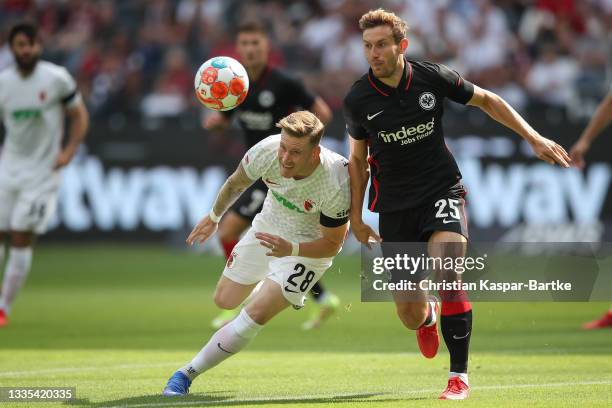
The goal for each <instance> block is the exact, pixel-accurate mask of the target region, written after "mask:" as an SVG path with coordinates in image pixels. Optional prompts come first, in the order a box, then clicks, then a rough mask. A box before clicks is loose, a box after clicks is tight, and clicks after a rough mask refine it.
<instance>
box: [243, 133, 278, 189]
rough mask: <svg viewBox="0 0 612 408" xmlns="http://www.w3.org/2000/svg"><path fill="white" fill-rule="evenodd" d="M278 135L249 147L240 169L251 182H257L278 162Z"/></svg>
mask: <svg viewBox="0 0 612 408" xmlns="http://www.w3.org/2000/svg"><path fill="white" fill-rule="evenodd" d="M279 142H280V135H273V136H269V137H267V138H265V139H263V140H262V141H260V142H259V143H257V144H256V145H255V146H253V147H251V148H250V149H249V151H248V152H246V154H245V155H244V157H243V158H242V167H243V168H244V171H245V172H246V174H247V176H249V178H250V179H251V180H257V179H259V178H261V176H262V175H264V174H265V173H266V172H267V171H268V169H269V168H270V167H271V166H272V165H274V163H277V161H278V144H279Z"/></svg>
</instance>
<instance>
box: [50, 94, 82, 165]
mask: <svg viewBox="0 0 612 408" xmlns="http://www.w3.org/2000/svg"><path fill="white" fill-rule="evenodd" d="M66 116H67V117H68V121H69V123H70V130H69V131H68V143H66V146H65V147H64V148H63V149H62V151H61V152H60V154H59V156H57V159H56V161H55V168H56V169H59V168H62V167H64V166H66V165H68V163H70V160H72V157H73V156H74V154H75V153H76V151H77V149H78V148H79V145H80V144H81V143H83V141H84V140H85V136H86V135H87V129H88V128H89V113H87V109H86V108H85V104H83V103H82V102H81V103H79V104H77V105H76V106H73V107H70V108H67V109H66Z"/></svg>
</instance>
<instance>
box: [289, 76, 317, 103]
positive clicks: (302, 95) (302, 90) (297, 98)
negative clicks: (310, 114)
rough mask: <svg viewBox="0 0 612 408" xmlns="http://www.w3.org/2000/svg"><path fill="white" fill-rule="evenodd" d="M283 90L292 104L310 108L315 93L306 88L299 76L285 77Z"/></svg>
mask: <svg viewBox="0 0 612 408" xmlns="http://www.w3.org/2000/svg"><path fill="white" fill-rule="evenodd" d="M285 92H286V94H287V95H288V96H289V100H291V102H292V103H293V105H295V106H300V107H302V108H304V109H310V107H311V106H312V104H313V103H314V101H315V95H314V94H312V93H311V92H310V91H309V90H308V89H306V87H305V86H304V83H303V82H302V80H300V79H299V78H293V77H287V82H286V84H285Z"/></svg>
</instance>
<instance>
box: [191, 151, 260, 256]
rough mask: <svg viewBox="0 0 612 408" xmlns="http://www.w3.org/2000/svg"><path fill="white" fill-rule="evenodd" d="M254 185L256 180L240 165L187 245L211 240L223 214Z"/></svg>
mask: <svg viewBox="0 0 612 408" xmlns="http://www.w3.org/2000/svg"><path fill="white" fill-rule="evenodd" d="M253 183H254V180H251V179H250V178H249V176H247V174H246V172H245V170H244V168H243V167H242V163H240V164H239V165H238V168H237V169H236V171H235V172H234V173H233V174H232V175H231V176H229V178H228V179H227V181H226V182H225V183H224V184H223V186H222V187H221V190H219V194H218V195H217V199H216V200H215V203H214V204H213V208H212V210H211V212H210V213H209V214H208V215H206V216H204V218H202V220H201V221H200V222H199V223H198V224H197V225H196V226H195V227H194V228H193V230H192V231H191V234H189V236H188V237H187V243H188V244H189V245H193V244H194V243H195V242H197V243H199V244H202V243H204V242H205V241H206V240H207V239H208V238H210V237H211V236H212V235H213V234H214V233H215V231H217V226H218V224H219V220H220V219H221V217H222V216H223V214H224V213H225V212H226V211H227V210H228V209H229V208H230V206H231V205H232V204H234V202H235V201H236V200H237V199H238V197H240V194H242V193H243V192H244V190H246V189H247V188H249V187H250V186H251V184H253Z"/></svg>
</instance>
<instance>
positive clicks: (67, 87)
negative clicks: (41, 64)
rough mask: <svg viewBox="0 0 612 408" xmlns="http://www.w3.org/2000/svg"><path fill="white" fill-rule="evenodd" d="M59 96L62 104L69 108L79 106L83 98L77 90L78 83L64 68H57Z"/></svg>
mask: <svg viewBox="0 0 612 408" xmlns="http://www.w3.org/2000/svg"><path fill="white" fill-rule="evenodd" d="M56 86H57V88H58V93H57V94H58V96H59V98H60V103H61V104H62V105H64V106H65V107H67V108H72V107H75V106H77V105H78V104H79V103H80V102H81V96H80V94H79V92H78V90H77V86H76V82H75V81H74V78H72V75H70V73H69V72H68V70H67V69H66V68H64V67H57V82H56Z"/></svg>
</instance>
